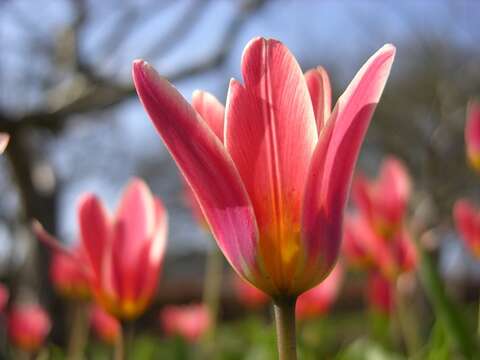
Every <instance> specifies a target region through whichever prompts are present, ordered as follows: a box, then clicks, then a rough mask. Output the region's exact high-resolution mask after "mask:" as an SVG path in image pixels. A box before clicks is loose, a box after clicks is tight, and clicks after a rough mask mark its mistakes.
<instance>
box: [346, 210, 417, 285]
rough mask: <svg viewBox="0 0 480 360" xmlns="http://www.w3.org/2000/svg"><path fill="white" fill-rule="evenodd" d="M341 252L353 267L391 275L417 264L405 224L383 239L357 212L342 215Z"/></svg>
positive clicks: (389, 276)
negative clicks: (345, 216) (344, 217)
mask: <svg viewBox="0 0 480 360" xmlns="http://www.w3.org/2000/svg"><path fill="white" fill-rule="evenodd" d="M343 254H344V256H345V258H346V259H347V261H348V262H349V263H350V264H351V265H352V266H353V267H355V268H360V269H363V270H375V271H378V272H380V273H382V274H383V276H385V277H387V278H390V279H393V278H396V277H397V276H398V275H399V274H401V273H405V272H410V271H412V270H413V269H414V268H415V266H416V264H417V253H416V249H415V245H414V243H413V240H412V239H411V237H410V234H409V232H408V230H407V229H406V228H405V226H402V228H400V230H398V231H397V232H396V233H395V234H394V235H393V236H392V237H391V238H390V239H386V238H385V237H382V236H379V235H378V234H377V233H375V232H374V231H373V229H372V228H371V226H370V224H369V222H368V221H367V220H366V219H365V217H364V216H362V215H361V214H358V213H357V214H350V215H348V216H347V218H346V219H345V223H344V237H343Z"/></svg>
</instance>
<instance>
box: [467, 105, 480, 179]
mask: <svg viewBox="0 0 480 360" xmlns="http://www.w3.org/2000/svg"><path fill="white" fill-rule="evenodd" d="M465 145H466V151H467V158H468V161H469V163H470V165H471V166H472V168H473V169H474V170H476V171H480V103H479V102H476V101H472V102H470V104H469V106H468V110H467V123H466V125H465Z"/></svg>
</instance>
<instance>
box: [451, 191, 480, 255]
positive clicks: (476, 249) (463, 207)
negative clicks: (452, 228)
mask: <svg viewBox="0 0 480 360" xmlns="http://www.w3.org/2000/svg"><path fill="white" fill-rule="evenodd" d="M453 216H454V218H455V225H456V227H457V231H458V232H459V233H460V236H461V237H462V238H463V241H464V242H465V244H466V245H467V246H468V247H469V248H470V249H471V250H472V252H473V254H474V255H475V256H476V257H478V258H480V236H479V234H480V220H479V217H478V215H477V210H476V209H475V207H474V206H473V205H472V204H471V203H470V202H469V201H468V200H465V199H461V200H458V201H457V202H456V203H455V206H454V208H453Z"/></svg>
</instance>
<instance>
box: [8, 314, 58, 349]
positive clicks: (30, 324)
mask: <svg viewBox="0 0 480 360" xmlns="http://www.w3.org/2000/svg"><path fill="white" fill-rule="evenodd" d="M50 328H51V322H50V318H49V316H48V314H47V313H46V312H45V310H43V308H41V307H40V306H39V305H15V306H14V307H13V308H12V309H11V311H10V313H9V315H8V336H9V339H10V341H11V342H12V344H13V345H14V346H16V347H18V348H20V349H22V350H24V351H29V352H35V351H37V350H38V349H40V347H41V346H42V344H43V342H44V341H45V338H46V337H47V335H48V333H49V332H50Z"/></svg>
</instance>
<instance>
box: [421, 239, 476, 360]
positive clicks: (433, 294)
mask: <svg viewBox="0 0 480 360" xmlns="http://www.w3.org/2000/svg"><path fill="white" fill-rule="evenodd" d="M417 249H418V251H419V253H420V256H421V266H420V279H421V280H422V284H423V286H424V288H425V291H426V294H427V297H428V298H429V300H430V301H431V303H432V305H433V309H434V311H435V315H436V316H437V318H438V319H439V320H440V321H441V323H442V325H443V327H444V329H445V332H446V333H447V334H448V337H449V339H450V340H452V342H453V343H454V344H455V345H456V346H457V347H458V350H459V351H460V352H461V353H462V354H463V355H464V357H465V358H467V359H472V358H473V356H474V354H475V353H476V351H477V350H478V349H477V346H476V345H475V341H474V340H473V338H472V336H471V335H472V334H471V333H470V332H469V331H468V329H467V327H466V325H465V322H464V319H463V318H462V316H461V313H460V312H459V311H458V308H456V307H455V306H454V304H453V303H452V301H451V300H450V298H449V297H448V296H447V294H446V292H445V289H444V287H443V283H442V280H441V278H440V275H439V274H438V271H437V269H436V267H435V264H434V261H433V259H432V257H431V255H430V254H429V253H428V252H427V251H426V250H425V249H423V248H422V246H420V245H419V244H417Z"/></svg>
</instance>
